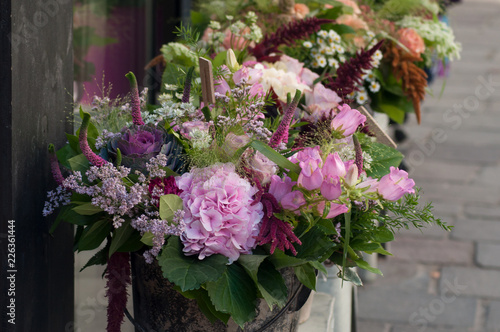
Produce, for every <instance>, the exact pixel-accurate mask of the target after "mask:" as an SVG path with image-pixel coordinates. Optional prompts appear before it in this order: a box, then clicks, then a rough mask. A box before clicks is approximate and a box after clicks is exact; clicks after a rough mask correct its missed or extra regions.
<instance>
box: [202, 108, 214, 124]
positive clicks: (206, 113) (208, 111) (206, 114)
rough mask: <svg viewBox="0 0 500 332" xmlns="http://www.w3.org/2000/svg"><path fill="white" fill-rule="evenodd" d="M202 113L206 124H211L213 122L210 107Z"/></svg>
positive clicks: (203, 109)
mask: <svg viewBox="0 0 500 332" xmlns="http://www.w3.org/2000/svg"><path fill="white" fill-rule="evenodd" d="M201 112H202V113H203V116H204V117H205V121H206V122H210V121H211V120H212V114H210V108H208V106H205V107H203V108H202V109H201Z"/></svg>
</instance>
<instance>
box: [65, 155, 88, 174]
mask: <svg viewBox="0 0 500 332" xmlns="http://www.w3.org/2000/svg"><path fill="white" fill-rule="evenodd" d="M68 163H69V166H70V167H71V170H72V171H79V172H81V173H82V174H84V173H85V172H86V171H87V170H88V169H89V168H90V163H89V161H88V160H87V158H86V157H85V156H84V155H83V154H79V155H77V156H74V157H72V158H70V159H68Z"/></svg>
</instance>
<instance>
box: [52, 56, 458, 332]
mask: <svg viewBox="0 0 500 332" xmlns="http://www.w3.org/2000/svg"><path fill="white" fill-rule="evenodd" d="M256 47H257V46H256ZM215 62H216V61H215V60H214V63H215ZM289 65H290V68H292V67H294V66H293V65H295V69H294V70H296V71H298V72H299V73H302V74H304V75H305V76H304V78H307V77H308V74H310V73H309V72H307V71H305V68H302V67H301V68H299V67H300V63H299V66H298V67H297V63H295V62H291V64H290V63H289ZM285 67H286V66H285ZM286 68H288V67H286ZM268 70H272V68H271V67H268V66H267V65H266V64H265V63H261V62H256V61H253V62H250V63H246V64H243V65H240V64H239V62H238V61H237V60H236V57H235V55H234V53H233V51H232V50H230V51H228V52H227V53H226V60H225V64H224V65H220V66H217V65H216V69H215V73H216V76H215V84H216V90H217V91H216V92H215V95H214V96H215V102H213V103H203V102H199V101H198V100H199V95H197V93H199V87H198V86H197V84H198V83H197V82H198V81H199V80H198V78H197V75H198V74H197V71H196V70H195V69H194V67H191V68H189V70H187V73H186V74H185V75H184V74H177V77H176V78H177V80H178V82H179V84H177V85H172V84H168V85H166V86H165V89H164V91H165V93H163V94H162V95H161V96H160V98H159V100H160V105H157V106H152V105H149V106H147V105H145V103H144V100H143V99H144V98H142V100H141V96H140V94H139V91H138V87H137V82H136V80H135V77H134V75H133V74H132V73H129V74H128V75H127V77H128V79H129V81H130V83H131V88H132V91H131V97H130V102H129V103H127V104H125V105H116V104H114V103H112V102H111V101H109V100H102V99H96V102H95V105H94V108H93V109H92V110H91V113H92V116H91V114H90V113H89V112H85V111H83V110H82V109H80V116H81V118H82V122H81V126H80V129H79V130H78V131H77V133H76V135H71V134H67V138H68V143H67V144H66V145H65V146H63V147H62V148H60V149H59V150H58V151H57V152H56V151H55V148H54V146H52V145H51V146H50V147H49V152H50V156H51V165H52V172H53V175H54V178H55V180H56V182H57V183H58V185H59V187H58V188H57V189H56V190H55V191H53V192H50V193H49V195H48V201H47V202H46V204H45V208H44V214H45V215H48V214H51V213H53V212H54V210H55V209H56V208H58V207H61V206H62V207H61V209H60V210H59V212H58V215H57V219H56V221H55V223H54V226H53V227H52V228H54V227H56V226H57V224H58V223H59V222H61V221H65V222H69V223H72V224H74V225H76V228H77V231H76V235H75V246H74V249H75V251H83V250H93V249H96V248H98V247H99V246H101V245H102V247H101V248H102V249H101V250H100V251H99V252H98V253H97V254H96V255H95V256H94V257H93V258H92V259H91V260H90V261H89V262H88V263H87V264H86V266H85V267H87V266H90V265H95V264H107V269H106V278H107V287H108V290H109V289H113V292H110V291H108V298H109V306H108V328H107V330H108V331H119V330H120V325H121V323H122V321H123V317H124V308H125V304H126V301H127V294H126V283H125V284H124V283H122V282H120V281H119V280H117V275H126V276H127V278H125V280H126V281H127V282H130V277H129V275H130V263H129V253H131V252H140V253H142V254H143V256H144V259H145V260H146V262H148V263H153V262H154V261H157V262H158V264H159V265H160V266H161V269H162V273H163V276H164V277H165V278H166V279H168V280H169V281H170V282H171V283H173V284H174V285H175V289H176V290H177V291H179V292H180V293H181V294H183V295H184V296H186V297H189V298H194V299H196V300H197V302H198V304H199V306H200V309H201V310H202V311H203V313H204V314H205V315H206V316H207V317H208V318H209V319H210V320H212V321H215V320H221V321H223V322H224V323H227V322H228V320H229V319H230V318H231V319H232V320H233V321H234V322H235V323H236V324H238V325H239V326H243V325H244V324H245V323H246V322H248V321H250V320H252V319H253V318H254V317H255V309H256V308H255V306H256V303H257V302H256V300H257V299H258V298H263V299H264V301H265V302H266V303H267V304H268V305H269V307H270V308H274V307H283V306H284V305H285V304H286V301H287V297H288V292H289V290H287V287H286V285H285V281H284V279H283V276H282V273H281V271H283V269H285V268H290V269H293V271H294V273H295V275H296V277H297V278H298V280H299V281H300V283H302V284H303V285H304V286H306V287H308V288H310V289H314V288H315V282H316V272H317V270H320V271H323V272H325V273H326V269H325V268H324V265H323V264H322V263H324V262H327V261H328V262H332V263H334V264H336V265H337V266H338V270H339V273H338V276H339V277H340V278H342V279H344V280H347V281H352V282H353V283H355V284H356V285H360V284H361V281H360V279H359V277H358V276H357V274H356V272H355V269H353V268H354V267H359V268H363V269H366V270H369V271H371V272H374V273H379V274H381V272H380V271H379V270H378V269H376V268H374V267H371V266H370V265H369V264H368V263H367V262H366V261H364V260H363V256H362V253H367V254H372V253H380V254H385V255H389V254H390V253H388V252H387V251H386V250H385V249H384V248H383V247H382V245H381V244H382V243H385V242H389V241H392V240H393V239H394V237H393V233H394V231H395V230H396V229H399V228H408V227H409V225H412V224H413V225H414V226H415V227H422V226H423V225H425V224H428V223H436V224H438V225H440V226H441V227H442V228H444V229H449V227H448V226H446V224H444V223H442V222H441V221H440V220H439V219H435V218H434V217H433V216H432V214H431V211H430V210H431V205H430V204H428V205H425V206H424V207H422V208H420V207H418V198H419V196H418V189H416V188H415V183H414V181H413V180H411V179H409V178H408V174H407V173H406V172H405V171H403V170H400V169H398V168H397V166H398V164H399V162H400V161H401V159H402V155H401V154H400V153H399V152H398V151H397V150H395V149H393V148H391V147H388V146H386V145H384V144H381V143H378V142H377V141H376V138H375V137H373V134H372V133H371V131H370V128H369V126H367V123H366V117H365V116H364V115H363V114H361V113H360V112H359V111H358V110H356V109H353V108H351V107H350V106H349V105H348V104H345V103H342V100H341V98H339V97H338V96H337V95H336V94H335V92H334V91H332V90H330V89H328V88H326V87H324V86H322V85H320V84H314V82H312V81H311V82H309V85H308V84H307V83H300V82H299V83H300V84H299V83H297V82H298V81H297V77H300V75H299V76H297V73H295V72H293V71H292V69H283V68H281V69H276V68H274V72H273V73H274V74H273V75H268V76H269V77H268V79H267V80H266V79H264V78H265V77H267V76H266V75H267V74H269V73H266V71H268ZM291 73H293V75H295V76H293V77H295V80H296V81H295V82H292V83H293V84H292V87H293V88H296V87H297V86H299V87H301V88H303V90H305V93H304V94H305V101H304V98H303V93H302V92H301V91H300V90H297V89H295V90H293V93H288V90H289V89H291V87H290V86H289V85H286V84H285V82H286V81H287V80H286V79H283V77H282V76H281V75H286V74H290V75H291ZM311 73H312V72H311ZM280 80H281V81H280ZM279 82H282V83H281V84H280V83H279ZM280 86H281V87H282V91H281V90H280V89H279V87H280ZM311 105H316V106H313V107H314V108H315V109H318V110H319V109H320V110H321V112H320V113H321V116H317V117H311V116H310V114H309V113H308V112H305V111H304V110H305V109H307V108H308V107H312V106H311ZM318 114H319V113H318ZM120 124H123V128H122V129H121V130H120V129H117V128H119V126H120ZM98 128H100V129H98ZM61 165H62V166H63V167H64V169H65V172H69V175H67V176H65V177H64V176H63V173H62V172H61V168H60V166H61ZM382 212H384V213H382Z"/></svg>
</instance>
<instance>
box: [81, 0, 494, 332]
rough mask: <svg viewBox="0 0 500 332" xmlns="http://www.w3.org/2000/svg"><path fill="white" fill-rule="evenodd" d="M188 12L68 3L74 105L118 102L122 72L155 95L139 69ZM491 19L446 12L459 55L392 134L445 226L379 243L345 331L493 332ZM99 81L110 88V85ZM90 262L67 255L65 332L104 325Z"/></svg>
mask: <svg viewBox="0 0 500 332" xmlns="http://www.w3.org/2000/svg"><path fill="white" fill-rule="evenodd" d="M191 5H192V4H191V2H190V1H167V0H157V1H146V0H127V1H123V0H121V1H120V0H108V1H102V0H99V1H98V0H85V1H75V3H74V32H73V36H74V68H75V81H74V91H75V97H74V98H75V102H76V103H82V104H85V105H89V104H91V103H92V98H91V97H90V96H93V95H95V94H96V95H101V96H108V97H110V98H115V97H117V96H123V95H125V94H126V93H127V92H128V89H129V86H128V82H127V81H126V80H124V79H123V77H124V75H125V74H126V73H127V72H129V71H131V70H132V71H134V72H135V73H136V75H137V77H138V81H139V86H142V87H146V86H147V87H149V88H150V98H153V94H154V91H155V89H157V88H158V86H159V84H160V83H159V82H161V73H158V72H156V71H155V67H154V66H153V67H152V68H149V69H145V67H146V64H147V63H148V62H149V61H150V60H151V59H153V58H154V57H155V56H156V55H157V54H159V49H160V47H161V45H162V44H164V43H166V42H168V41H171V40H173V38H174V36H173V34H172V31H173V30H174V26H175V25H177V24H179V22H181V21H185V22H187V21H188V19H189V15H190V8H191ZM499 17H500V1H493V0H464V1H462V2H460V3H459V4H457V5H454V6H452V7H451V8H450V9H449V11H448V19H449V22H450V25H451V27H452V28H453V30H454V32H455V35H456V39H457V40H458V41H460V42H461V43H462V47H463V51H462V53H461V59H460V60H458V61H455V62H454V63H453V64H452V66H451V68H449V71H448V72H447V75H445V77H441V78H436V79H435V80H434V82H433V84H432V85H431V91H430V92H429V93H428V95H427V97H426V99H425V102H424V103H423V106H422V119H423V121H422V124H421V125H417V124H416V120H414V119H413V117H409V120H408V122H407V123H406V124H405V126H404V132H402V133H401V132H399V131H397V132H396V133H397V135H398V148H399V149H400V150H401V151H402V152H403V153H404V154H405V156H406V157H405V164H406V166H407V168H408V170H409V173H410V176H411V177H413V178H414V179H415V181H416V183H417V184H418V185H419V186H421V187H422V188H423V191H422V193H423V197H424V198H425V199H426V200H428V201H432V202H433V205H434V207H435V210H434V211H435V213H436V215H438V216H439V217H441V218H442V219H443V220H444V221H446V222H447V223H449V224H451V225H453V226H454V229H453V231H452V232H450V233H445V232H444V231H442V230H441V229H438V228H437V227H434V228H432V227H431V228H427V229H424V230H423V232H420V231H419V230H404V231H402V232H401V233H400V234H397V236H396V241H395V242H393V243H392V244H391V247H390V248H388V249H389V251H390V252H392V253H393V255H394V256H392V257H387V258H383V259H382V258H379V259H378V260H377V264H378V267H379V269H381V270H382V271H383V273H384V277H378V276H377V277H376V278H371V277H368V278H365V285H364V286H363V287H359V288H358V289H357V293H358V294H357V297H356V298H355V301H354V302H355V306H356V307H357V310H354V312H355V315H356V319H357V324H354V326H353V330H354V329H356V330H357V331H358V332H365V331H366V332H368V331H375V332H407V331H427V332H437V331H440V332H442V331H457V332H465V331H488V332H493V331H500V286H499V285H500V176H499V174H500V130H499V129H500V112H499V110H500V19H499ZM130 50H135V51H130ZM104 68H106V72H105V73H104ZM108 82H114V85H113V86H112V87H111V90H109V85H108ZM120 82H121V83H120ZM141 82H142V83H141ZM390 132H391V133H393V134H394V129H390ZM91 256H92V253H80V254H78V255H77V256H75V257H76V258H75V259H76V264H75V277H76V285H75V320H76V324H75V328H78V329H79V330H80V331H100V330H103V327H104V326H106V304H107V299H106V298H105V296H104V294H105V290H104V281H103V279H102V278H101V276H102V273H103V269H102V268H101V269H99V268H97V267H91V268H89V269H86V270H85V271H83V272H81V273H79V272H78V271H79V270H80V268H81V267H82V266H83V265H84V264H85V262H86V261H87V260H88V259H89V258H90V257H91ZM130 302H131V301H129V303H130ZM340 305H342V304H341V303H340ZM130 306H131V305H130ZM129 310H130V311H131V312H132V308H131V307H130V308H129ZM313 310H314V308H313ZM312 317H314V315H313V316H312ZM309 326H312V325H309ZM75 330H76V329H75ZM122 331H133V326H132V324H130V323H129V322H128V321H126V322H125V324H124V325H123V327H122ZM304 331H305V332H307V331H311V332H313V331H314V332H315V331H317V330H315V329H314V328H312V327H311V328H302V329H301V332H304ZM336 332H344V331H336Z"/></svg>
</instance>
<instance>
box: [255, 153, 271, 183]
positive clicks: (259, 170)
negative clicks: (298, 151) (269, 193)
mask: <svg viewBox="0 0 500 332" xmlns="http://www.w3.org/2000/svg"><path fill="white" fill-rule="evenodd" d="M249 166H250V169H251V170H252V171H253V172H254V173H255V175H256V176H257V179H258V180H259V181H260V184H262V185H265V184H267V183H269V182H270V181H271V177H272V176H273V175H274V174H276V171H277V170H276V164H275V163H273V162H272V161H271V160H269V158H267V157H266V156H264V155H263V154H262V153H260V152H259V151H257V152H256V153H255V154H254V155H253V157H252V158H251V159H250V162H249Z"/></svg>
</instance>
